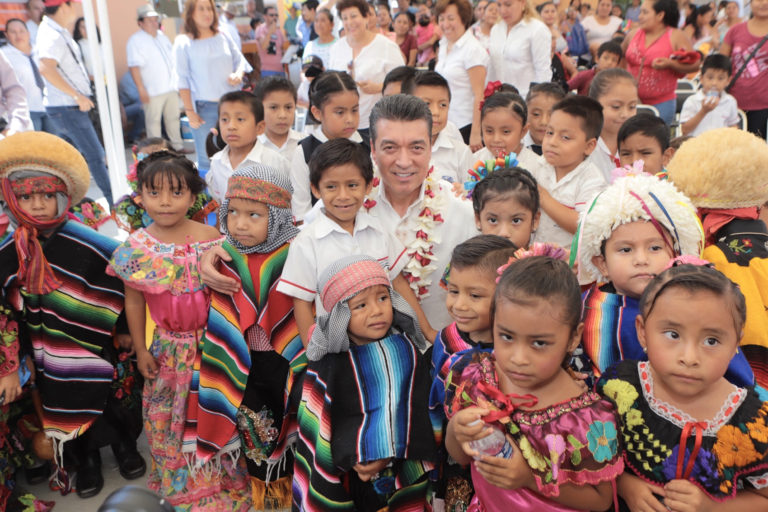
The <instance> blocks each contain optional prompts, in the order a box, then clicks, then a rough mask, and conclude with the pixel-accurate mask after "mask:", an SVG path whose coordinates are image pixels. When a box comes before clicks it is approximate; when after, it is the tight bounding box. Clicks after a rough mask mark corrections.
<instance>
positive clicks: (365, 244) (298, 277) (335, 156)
mask: <svg viewBox="0 0 768 512" xmlns="http://www.w3.org/2000/svg"><path fill="white" fill-rule="evenodd" d="M309 182H310V186H311V188H312V193H313V194H314V195H315V196H317V197H319V198H320V199H322V200H323V208H322V209H321V211H320V212H318V214H317V216H316V217H315V219H314V220H313V221H312V222H310V223H309V224H307V225H306V226H305V227H304V228H303V229H302V231H301V233H300V234H299V236H297V237H296V239H295V240H294V241H293V243H292V244H291V248H290V250H289V251H288V259H287V261H286V262H285V267H284V269H283V274H282V276H281V278H280V282H279V283H278V285H277V290H278V291H280V292H282V293H285V294H286V295H289V296H291V297H293V302H294V312H295V315H296V323H297V324H298V326H299V333H300V334H301V339H302V341H303V342H304V345H305V346H306V344H307V342H308V341H309V335H308V333H309V327H310V326H311V325H312V322H313V321H314V317H315V315H314V313H313V310H312V304H313V302H314V304H315V308H316V311H317V315H318V316H319V315H322V314H325V313H327V311H326V310H325V309H323V304H322V302H320V298H319V297H318V296H317V294H316V293H315V290H316V289H317V283H318V278H319V276H320V273H321V272H322V271H323V270H325V268H326V267H327V266H328V265H329V264H331V263H332V262H333V261H335V260H336V259H338V257H339V256H340V255H343V254H366V255H368V256H372V257H373V258H375V259H376V260H377V261H379V262H380V263H381V264H382V265H383V266H384V267H385V268H386V269H387V272H388V274H389V277H390V279H391V280H392V284H393V286H394V288H395V290H397V291H398V293H400V294H401V295H403V297H405V298H406V300H407V301H408V302H409V303H410V304H411V305H412V306H413V307H414V310H415V311H416V312H417V314H418V315H419V323H420V325H422V326H424V327H423V328H422V331H423V332H425V333H427V334H429V335H430V338H431V339H434V335H435V334H436V333H435V332H434V331H433V330H432V328H431V327H430V326H429V323H428V322H427V320H426V317H424V314H423V312H422V311H421V307H420V306H419V304H418V301H417V299H416V296H415V295H414V294H413V291H412V290H411V288H410V286H409V284H408V282H407V281H406V279H405V277H404V276H403V275H402V274H401V271H402V270H403V268H405V264H406V262H407V260H408V258H407V257H406V254H405V246H403V244H402V243H401V242H400V241H399V240H398V239H397V238H395V237H394V235H392V234H390V233H389V232H388V231H386V230H385V229H383V228H382V227H381V226H380V225H379V223H378V222H377V221H376V220H375V219H374V218H373V217H371V216H370V215H369V214H368V213H367V212H366V211H365V210H363V209H361V208H362V206H363V203H364V201H365V196H366V195H367V194H368V192H370V190H371V186H372V182H373V166H372V164H371V159H370V156H369V155H368V153H367V152H366V151H365V149H363V147H362V146H361V145H360V144H358V143H356V142H352V141H351V140H349V139H344V138H341V139H333V140H330V141H328V142H326V143H324V144H322V145H321V146H320V147H319V148H317V149H316V150H315V152H314V154H313V155H312V159H311V160H310V162H309Z"/></svg>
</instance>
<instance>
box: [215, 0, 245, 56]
mask: <svg viewBox="0 0 768 512" xmlns="http://www.w3.org/2000/svg"><path fill="white" fill-rule="evenodd" d="M235 16H237V9H235V6H234V5H232V2H227V3H225V4H224V5H223V6H222V8H221V16H220V17H219V29H220V30H223V31H225V32H226V33H227V34H229V37H231V38H232V41H234V42H235V45H237V47H238V48H240V49H241V51H242V48H243V44H242V42H241V41H240V33H239V32H238V31H237V25H236V24H235Z"/></svg>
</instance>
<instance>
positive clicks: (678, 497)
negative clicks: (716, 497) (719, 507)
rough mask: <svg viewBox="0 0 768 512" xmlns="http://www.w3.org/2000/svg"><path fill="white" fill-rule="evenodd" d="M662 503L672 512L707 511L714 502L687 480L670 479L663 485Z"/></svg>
mask: <svg viewBox="0 0 768 512" xmlns="http://www.w3.org/2000/svg"><path fill="white" fill-rule="evenodd" d="M664 492H665V494H666V497H665V498H664V505H666V506H667V509H669V510H672V511H673V512H708V511H710V510H712V508H713V506H714V505H715V502H714V501H712V500H711V499H710V498H709V496H707V495H706V494H704V491H702V490H701V489H699V488H698V487H696V485H694V484H693V483H692V482H689V481H688V480H672V481H671V482H667V485H665V486H664Z"/></svg>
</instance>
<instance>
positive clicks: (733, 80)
mask: <svg viewBox="0 0 768 512" xmlns="http://www.w3.org/2000/svg"><path fill="white" fill-rule="evenodd" d="M766 41H768V34H765V35H764V36H763V38H762V39H761V40H760V42H759V43H757V46H755V49H754V50H752V53H750V54H749V57H747V58H746V60H744V62H743V63H742V64H741V67H740V68H739V70H738V71H737V72H736V74H735V75H733V78H731V81H730V82H729V83H728V87H726V88H725V92H731V88H732V87H733V86H734V84H736V80H738V79H739V77H740V76H741V74H742V73H743V72H744V70H745V69H747V64H749V61H751V60H752V59H754V58H755V55H757V52H758V51H759V50H760V48H761V47H762V46H763V45H764V44H765V42H766Z"/></svg>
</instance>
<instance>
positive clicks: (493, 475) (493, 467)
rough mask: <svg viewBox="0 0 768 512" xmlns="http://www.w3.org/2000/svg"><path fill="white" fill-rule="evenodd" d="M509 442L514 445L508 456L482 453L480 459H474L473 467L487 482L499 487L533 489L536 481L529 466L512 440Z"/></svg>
mask: <svg viewBox="0 0 768 512" xmlns="http://www.w3.org/2000/svg"><path fill="white" fill-rule="evenodd" d="M510 442H511V443H512V444H513V446H514V451H513V452H512V456H511V457H510V458H508V459H504V458H501V457H489V456H488V455H483V456H482V457H480V460H477V461H475V468H476V469H477V471H478V473H480V474H481V475H483V478H485V479H486V480H487V481H488V483H489V484H493V485H495V486H496V487H498V488H500V489H520V488H521V487H529V488H532V489H535V488H536V481H535V480H534V478H533V473H532V472H531V468H530V466H528V463H527V462H526V461H525V457H523V454H522V452H521V451H520V449H519V448H518V447H517V445H516V444H515V443H514V441H510Z"/></svg>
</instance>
